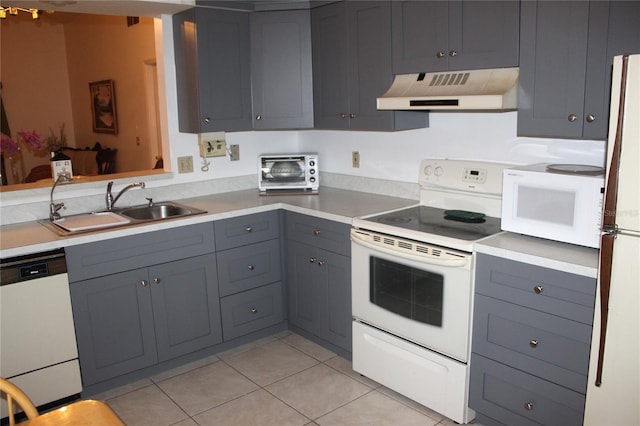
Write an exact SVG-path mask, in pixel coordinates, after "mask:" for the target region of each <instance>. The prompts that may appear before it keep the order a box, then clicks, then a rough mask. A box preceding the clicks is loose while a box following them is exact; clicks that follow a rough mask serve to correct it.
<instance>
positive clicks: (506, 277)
mask: <svg viewBox="0 0 640 426" xmlns="http://www.w3.org/2000/svg"><path fill="white" fill-rule="evenodd" d="M476 292H477V293H481V294H484V295H486V296H491V297H494V298H496V299H501V300H505V301H508V302H511V303H515V304H518V305H522V306H526V307H528V308H531V309H536V310H538V311H543V312H548V313H550V314H553V315H558V316H560V317H563V318H568V319H571V320H574V321H579V322H582V323H584V324H592V323H593V307H594V304H595V292H596V280H595V279H594V278H589V277H584V276H581V275H575V274H570V273H567V272H562V271H557V270H553V269H547V268H541V267H539V266H535V265H530V264H528V263H521V262H516V261H513V260H508V259H503V258H499V257H494V256H489V255H486V254H482V253H479V254H478V258H477V266H476Z"/></svg>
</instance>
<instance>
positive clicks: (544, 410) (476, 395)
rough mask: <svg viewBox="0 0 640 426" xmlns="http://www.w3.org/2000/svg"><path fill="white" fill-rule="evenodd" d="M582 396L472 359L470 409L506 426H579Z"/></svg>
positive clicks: (475, 358)
mask: <svg viewBox="0 0 640 426" xmlns="http://www.w3.org/2000/svg"><path fill="white" fill-rule="evenodd" d="M584 402H585V396H584V395H582V394H579V393H577V392H573V391H571V390H569V389H566V388H563V387H561V386H558V385H555V384H553V383H550V382H547V381H546V380H542V379H539V378H537V377H534V376H532V375H529V374H526V373H523V372H522V371H519V370H516V369H514V368H510V367H507V366H506V365H504V364H500V363H499V362H494V361H491V360H489V359H487V358H484V357H482V356H479V355H476V354H472V355H471V386H470V392H469V406H470V407H471V408H472V409H474V410H476V411H478V412H481V413H483V414H484V415H485V416H487V417H490V418H492V419H495V420H497V421H499V422H501V423H504V424H506V425H519V426H534V425H535V426H539V425H558V426H560V425H562V426H570V425H577V426H578V425H582V418H583V414H584Z"/></svg>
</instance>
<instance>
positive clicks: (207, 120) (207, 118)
mask: <svg viewBox="0 0 640 426" xmlns="http://www.w3.org/2000/svg"><path fill="white" fill-rule="evenodd" d="M202 121H204V122H205V123H210V122H211V117H205V118H203V119H202Z"/></svg>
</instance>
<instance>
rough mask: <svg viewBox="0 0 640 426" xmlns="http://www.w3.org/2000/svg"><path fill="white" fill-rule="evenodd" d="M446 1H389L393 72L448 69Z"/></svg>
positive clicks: (447, 16)
mask: <svg viewBox="0 0 640 426" xmlns="http://www.w3.org/2000/svg"><path fill="white" fill-rule="evenodd" d="M448 3H449V2H444V1H394V2H392V22H393V72H394V74H411V73H418V72H425V71H444V70H447V69H448V66H449V65H448V63H447V58H448V55H447V52H448V47H449V6H448ZM439 52H440V54H439Z"/></svg>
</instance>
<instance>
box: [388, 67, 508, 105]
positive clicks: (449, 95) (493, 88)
mask: <svg viewBox="0 0 640 426" xmlns="http://www.w3.org/2000/svg"><path fill="white" fill-rule="evenodd" d="M517 104H518V68H495V69H481V70H468V71H447V72H434V73H419V74H401V75H396V76H395V78H394V80H393V83H392V84H391V87H390V88H389V90H387V92H386V93H385V94H384V95H382V96H380V97H379V98H378V109H381V110H515V109H516V108H517Z"/></svg>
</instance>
